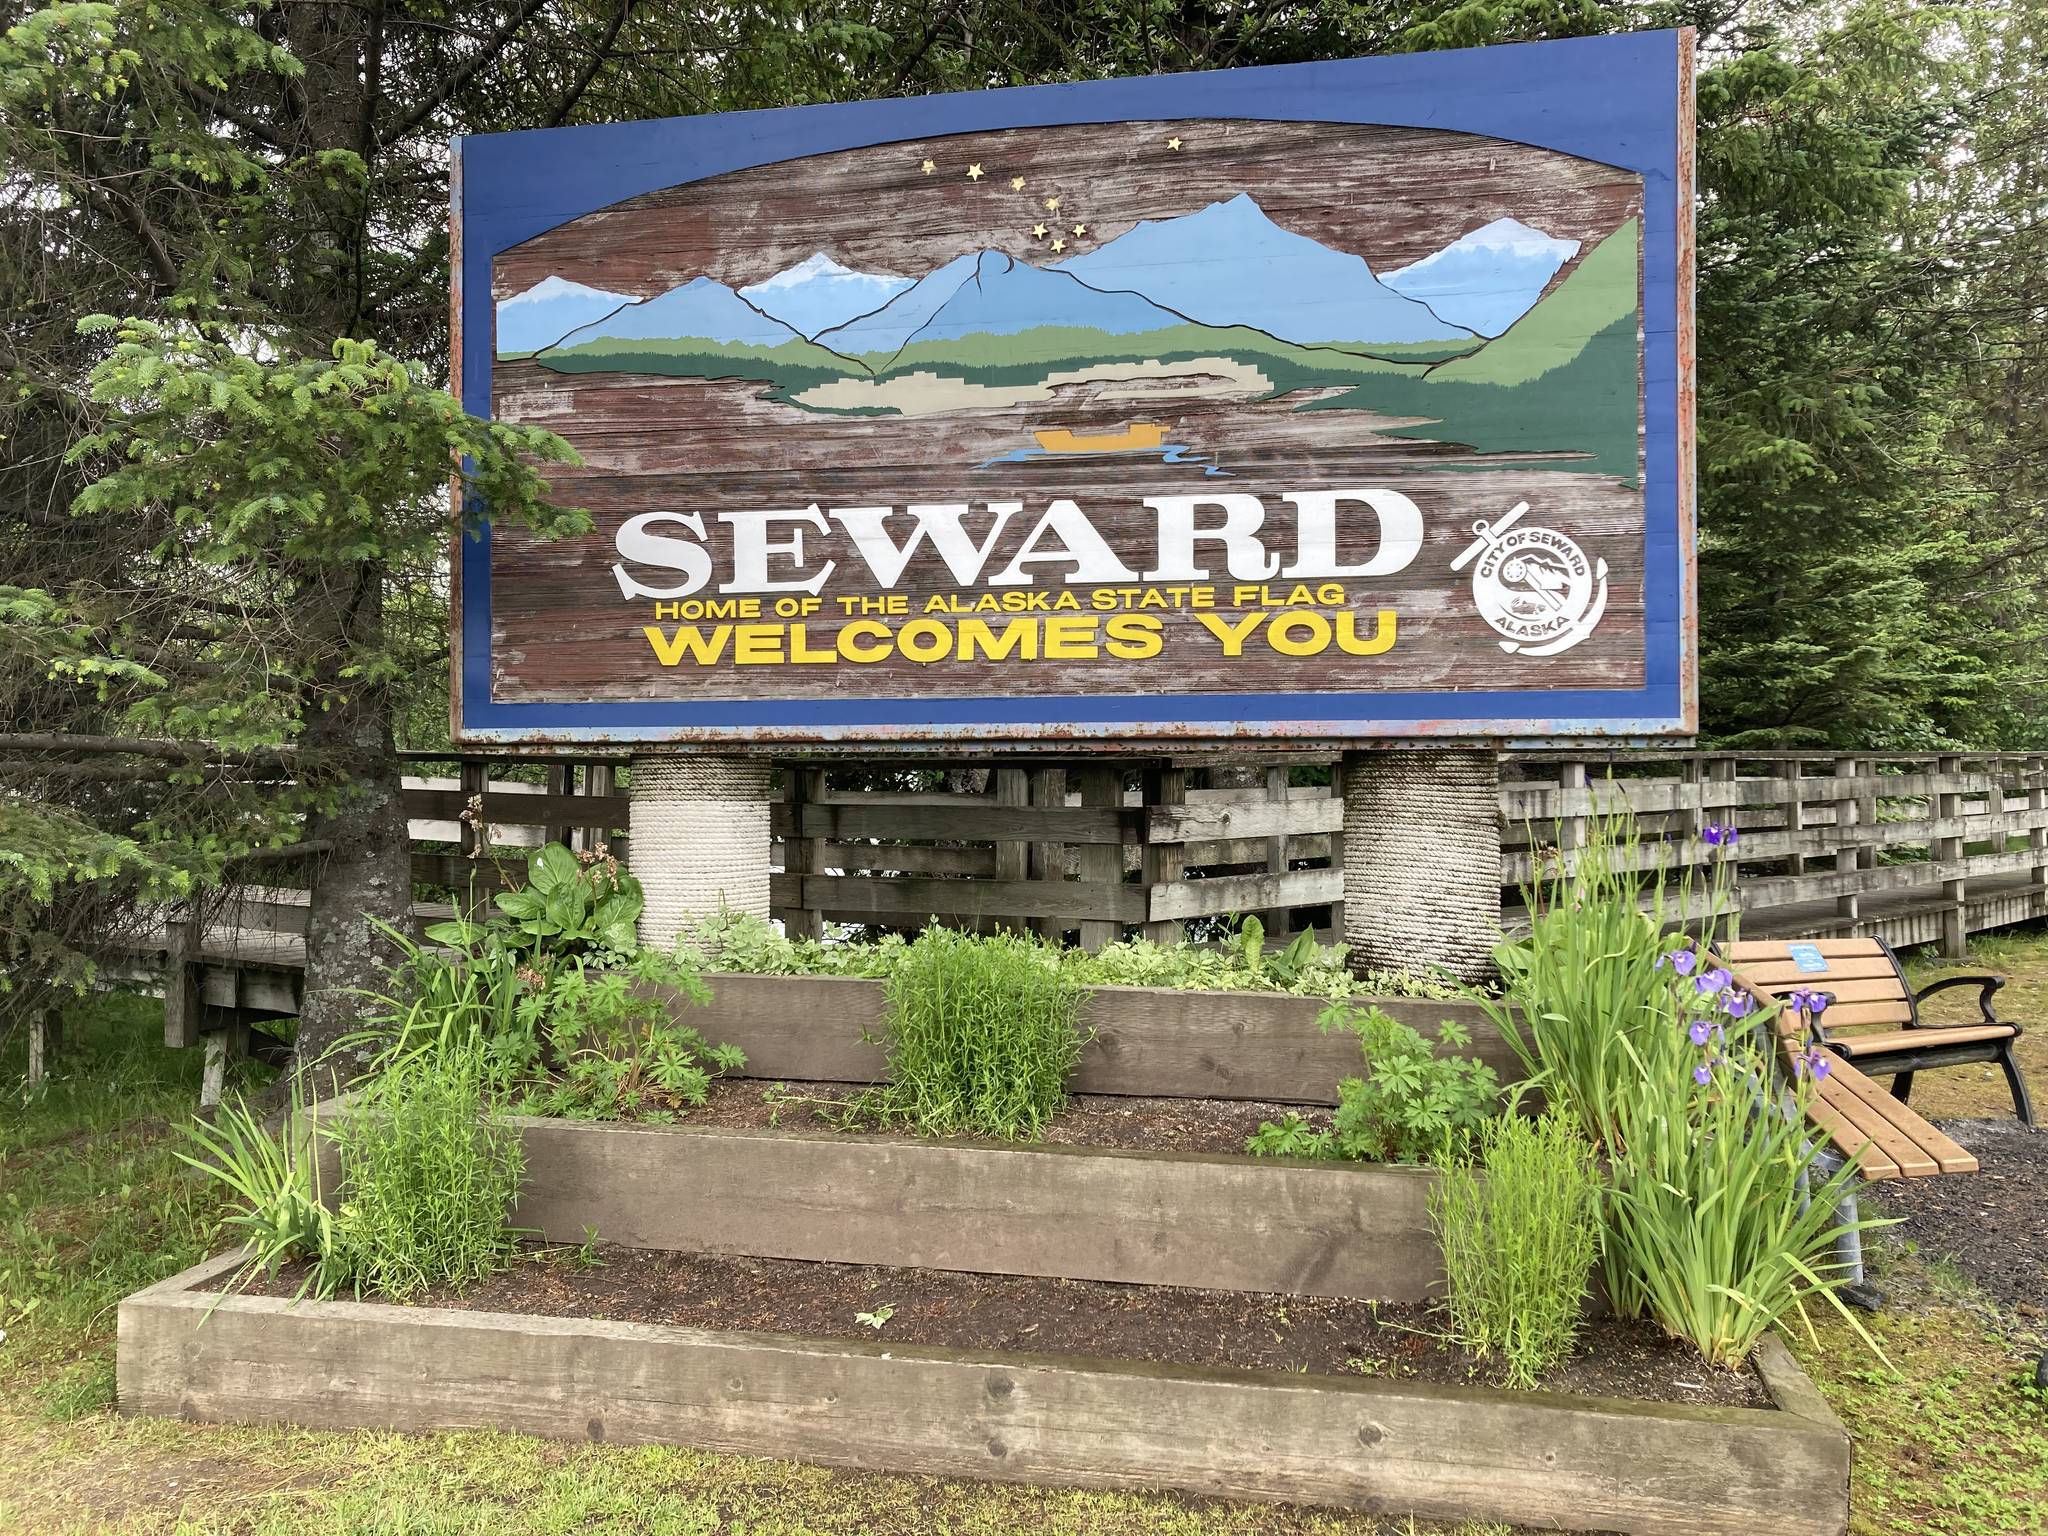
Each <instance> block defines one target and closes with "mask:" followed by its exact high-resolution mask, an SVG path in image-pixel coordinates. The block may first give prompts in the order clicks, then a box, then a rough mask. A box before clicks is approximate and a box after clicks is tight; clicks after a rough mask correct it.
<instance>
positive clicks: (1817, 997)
mask: <svg viewBox="0 0 2048 1536" xmlns="http://www.w3.org/2000/svg"><path fill="white" fill-rule="evenodd" d="M1827 1005H1828V995H1827V993H1825V992H1816V991H1814V990H1813V989H1812V988H1811V987H1794V988H1793V989H1792V991H1791V992H1790V993H1788V994H1787V995H1786V998H1785V1006H1786V1007H1788V1008H1791V1009H1793V1010H1794V1011H1795V1012H1798V1013H1803V1014H1806V1015H1807V1016H1808V1017H1809V1018H1810V1017H1812V1016H1813V1015H1815V1014H1818V1013H1820V1012H1821V1011H1823V1010H1824V1009H1825V1008H1826V1007H1827Z"/></svg>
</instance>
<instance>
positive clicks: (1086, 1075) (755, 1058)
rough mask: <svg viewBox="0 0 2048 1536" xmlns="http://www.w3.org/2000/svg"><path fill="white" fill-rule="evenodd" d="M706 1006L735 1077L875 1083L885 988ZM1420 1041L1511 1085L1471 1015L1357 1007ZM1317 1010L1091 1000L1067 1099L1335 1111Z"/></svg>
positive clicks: (789, 979) (1347, 1045) (1142, 995)
mask: <svg viewBox="0 0 2048 1536" xmlns="http://www.w3.org/2000/svg"><path fill="white" fill-rule="evenodd" d="M705 979H706V981H707V982H708V983H709V985H710V987H711V994H712V996H711V1001H710V1003H708V1004H706V1005H705V1006H703V1007H699V1008H690V1009H687V1010H685V1011H684V1012H682V1013H681V1014H680V1015H679V1017H681V1018H682V1019H683V1020H684V1021H685V1022H687V1023H688V1024H689V1025H690V1026H691V1027H692V1028H694V1029H697V1030H699V1031H701V1032H702V1033H703V1034H704V1035H705V1036H707V1037H708V1038H710V1039H713V1040H725V1041H729V1042H730V1043H732V1044H734V1045H737V1046H739V1047H740V1049H742V1050H743V1051H745V1052H746V1053H747V1064H746V1066H745V1068H744V1069H743V1074H744V1075H745V1076H747V1077H752V1078H760V1079H764V1080H767V1081H771V1082H774V1081H799V1082H800V1081H815V1082H842V1083H866V1082H874V1081H876V1080H877V1079H879V1078H880V1077H881V1076H882V1073H883V1071H884V1062H883V1054H882V1047H881V1046H880V1045H879V1044H876V1043H872V1042H874V1041H879V1040H880V1039H881V1038H882V1037H883V1001H884V1000H883V984H882V983H881V982H879V981H869V980H865V979H862V978H858V977H843V976H750V975H739V974H734V973H731V972H723V973H715V974H713V975H710V976H708V977H706V978H705ZM1356 1001H1357V1003H1358V1005H1360V1006H1364V1005H1367V1004H1371V1005H1375V1006H1378V1007H1380V1008H1383V1009H1385V1010H1386V1011H1387V1012H1388V1013H1390V1014H1392V1015H1393V1016H1394V1017H1395V1018H1397V1019H1400V1020H1402V1021H1403V1022H1404V1023H1408V1024H1412V1025H1413V1026H1415V1028H1417V1029H1419V1030H1421V1031H1422V1032H1423V1033H1424V1034H1426V1035H1433V1034H1435V1032H1436V1026H1437V1024H1438V1023H1439V1022H1440V1021H1441V1020H1444V1019H1456V1020H1457V1021H1458V1022H1459V1023H1461V1024H1463V1025H1464V1026H1465V1028H1466V1029H1467V1030H1469V1031H1470V1033H1471V1035H1472V1046H1471V1049H1470V1053H1469V1054H1471V1055H1473V1056H1476V1057H1478V1058H1479V1059H1480V1060H1482V1061H1485V1062H1487V1063H1488V1064H1489V1065H1490V1066H1492V1067H1493V1068H1494V1070H1495V1071H1497V1072H1499V1073H1500V1074H1501V1077H1502V1079H1503V1080H1507V1079H1510V1078H1513V1077H1517V1076H1519V1075H1520V1071H1521V1069H1520V1065H1519V1063H1518V1061H1517V1059H1516V1057H1515V1055H1514V1052H1513V1051H1512V1049H1510V1047H1509V1046H1508V1043H1507V1042H1506V1041H1505V1040H1503V1039H1502V1038H1501V1037H1500V1034H1499V1032H1498V1031H1497V1030H1496V1029H1495V1028H1494V1027H1493V1025H1492V1023H1491V1022H1490V1021H1489V1020H1488V1019H1487V1018H1486V1016H1485V1014H1484V1012H1482V1011H1481V1010H1480V1009H1479V1008H1478V1007H1476V1006H1475V1005H1473V1004H1471V1003H1451V1002H1433V1001H1430V1000H1427V999H1420V998H1405V997H1379V998H1360V999H1357V1000H1356ZM1323 1006H1324V1005H1323V1003H1322V1002H1321V1001H1320V1000H1318V999H1316V998H1309V997H1289V996H1287V995H1285V994H1283V993H1273V992H1180V991H1171V990H1167V989H1164V988H1156V987H1098V988H1096V989H1094V990H1093V991H1092V992H1090V993H1089V996H1088V1001H1087V1004H1086V1005H1085V1007H1084V1009H1083V1012H1082V1022H1083V1025H1084V1027H1085V1028H1086V1029H1087V1030H1088V1031H1090V1033H1091V1034H1092V1037H1093V1038H1091V1039H1090V1040H1089V1042H1088V1044H1087V1045H1086V1046H1085V1047H1084V1048H1083V1050H1082V1052H1081V1065H1080V1069H1079V1071H1078V1072H1077V1073H1076V1075H1075V1078H1074V1084H1073V1087H1074V1091H1075V1092H1076V1093H1104V1094H1123V1095H1130V1096H1134V1097H1149V1096H1159V1097H1183V1098H1223V1099H1256V1100H1278V1101H1280V1102H1283V1103H1296V1104H1334V1103H1336V1102H1337V1084H1338V1082H1339V1080H1340V1079H1342V1078H1345V1077H1354V1076H1356V1075H1357V1074H1358V1071H1359V1068H1360V1065H1361V1057H1360V1055H1359V1050H1358V1042H1357V1041H1356V1040H1355V1039H1354V1038H1352V1037H1351V1036H1350V1035H1348V1034H1344V1033H1342V1032H1339V1033H1336V1034H1330V1035H1326V1034H1324V1033H1323V1032H1322V1031H1321V1030H1319V1029H1318V1028H1317V1027H1316V1016H1317V1015H1318V1014H1319V1013H1320V1012H1321V1011H1322V1009H1323Z"/></svg>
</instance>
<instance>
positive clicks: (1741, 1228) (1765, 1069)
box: [1487, 817, 1883, 1366]
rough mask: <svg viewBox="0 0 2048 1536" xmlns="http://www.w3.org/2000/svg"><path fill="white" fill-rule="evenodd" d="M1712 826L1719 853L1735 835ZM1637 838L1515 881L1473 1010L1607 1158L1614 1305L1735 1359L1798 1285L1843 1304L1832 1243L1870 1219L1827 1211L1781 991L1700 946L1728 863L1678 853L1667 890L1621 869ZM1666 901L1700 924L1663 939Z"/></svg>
mask: <svg viewBox="0 0 2048 1536" xmlns="http://www.w3.org/2000/svg"><path fill="white" fill-rule="evenodd" d="M1707 831H1708V832H1709V833H1711V834H1712V835H1711V836H1707V837H1706V838H1705V840H1706V841H1707V842H1708V843H1709V844H1710V845H1712V846H1715V847H1718V848H1720V849H1722V850H1724V851H1725V850H1726V849H1727V848H1728V847H1729V845H1730V844H1731V843H1732V842H1733V840H1734V837H1735V833H1734V829H1733V828H1724V827H1715V828H1709V829H1707ZM1641 846H1642V845H1640V844H1638V842H1637V840H1636V837H1635V832H1634V827H1633V825H1632V824H1631V823H1630V821H1629V819H1628V818H1627V817H1616V818H1613V819H1609V820H1604V821H1601V822H1598V823H1596V824H1595V825H1594V826H1593V828H1592V829H1591V836H1590V838H1589V839H1588V841H1587V842H1586V843H1585V844H1584V846H1582V847H1581V848H1579V849H1576V850H1574V852H1575V855H1576V857H1575V859H1574V861H1573V865H1572V867H1571V868H1569V869H1566V868H1562V867H1554V868H1552V869H1551V870H1550V871H1548V872H1547V874H1546V876H1545V878H1543V879H1542V880H1540V881H1539V882H1538V883H1537V884H1536V885H1535V886H1534V887H1533V888H1532V889H1530V890H1529V891H1528V892H1527V893H1526V896H1527V902H1528V908H1529V912H1530V932H1529V935H1528V937H1527V938H1525V939H1519V940H1513V941H1510V942H1508V943H1505V944H1503V945H1502V946H1501V948H1500V949H1499V950H1498V951H1497V952H1496V959H1497V961H1498V963H1499V965H1500V969H1501V973H1502V976H1503V978H1504V979H1505V981H1506V992H1505V996H1504V997H1502V998H1501V999H1499V1000H1497V1001H1495V1002H1492V1003H1489V1004H1488V1005H1487V1006H1488V1010H1489V1012H1490V1013H1491V1015H1492V1016H1493V1018H1494V1020H1495V1022H1496V1023H1498V1024H1499V1025H1500V1026H1501V1028H1502V1030H1503V1032H1504V1033H1505V1034H1506V1036H1507V1038H1508V1040H1509V1041H1510V1042H1511V1044H1512V1045H1513V1046H1514V1048H1515V1050H1516V1052H1517V1053H1518V1054H1519V1055H1520V1056H1521V1058H1522V1061H1523V1064H1524V1066H1525V1067H1526V1068H1527V1070H1528V1072H1529V1075H1530V1077H1531V1079H1532V1080H1533V1081H1534V1082H1535V1083H1536V1084H1537V1085H1539V1086H1541V1087H1542V1089H1543V1090H1544V1092H1545V1093H1547V1094H1548V1095H1550V1097H1551V1098H1552V1099H1553V1100H1554V1101H1556V1102H1559V1103H1561V1104H1563V1105H1564V1106H1565V1107H1566V1108H1568V1109H1569V1110H1570V1111H1571V1112H1572V1113H1573V1114H1575V1115H1576V1116H1577V1117H1578V1119H1579V1121H1580V1123H1581V1124H1583V1125H1584V1126H1586V1127H1587V1128H1588V1131H1589V1133H1590V1134H1591V1135H1592V1136H1593V1138H1594V1140H1595V1141H1596V1142H1597V1143H1598V1144H1599V1145H1600V1146H1601V1148H1602V1149H1603V1150H1604V1152H1605V1153H1606V1155H1607V1158H1608V1163H1609V1180H1610V1187H1609V1192H1608V1197H1607V1230H1606V1240H1605V1243H1604V1250H1603V1261H1604V1265H1605V1269H1606V1276H1607V1286H1608V1293H1609V1296H1610V1297H1611V1299H1612V1300H1613V1303H1614V1306H1615V1308H1616V1310H1617V1311H1618V1312H1620V1313H1622V1314H1623V1315H1624V1316H1641V1315H1647V1316H1650V1317H1653V1318H1655V1319H1656V1320H1657V1322H1658V1323H1660V1324H1661V1325H1662V1326H1663V1327H1664V1328H1666V1329H1667V1330H1668V1331H1670V1332H1671V1333H1673V1334H1675V1335H1677V1336H1679V1337H1682V1338H1685V1339H1688V1340H1690V1341H1691V1342H1692V1343H1694V1344H1695V1345H1697V1346H1698V1348H1699V1349H1700V1351H1701V1353H1702V1354H1704V1355H1705V1356H1706V1358H1707V1359H1708V1360H1709V1361H1711V1362H1713V1363H1715V1364H1719V1365H1728V1366H1733V1365H1737V1364H1739V1363H1740V1362H1741V1361H1742V1360H1743V1359H1745V1358H1746V1357H1747V1356H1748V1354H1749V1352H1750V1350H1751V1349H1752V1348H1754V1346H1755V1344H1756V1341H1757V1339H1758V1338H1760V1337H1761V1336H1762V1335H1763V1333H1765V1332H1766V1331H1767V1330H1769V1329H1770V1328H1772V1327H1774V1326H1784V1325H1785V1324H1787V1323H1788V1322H1789V1319H1790V1318H1791V1317H1792V1315H1793V1314H1795V1313H1797V1314H1798V1315H1799V1316H1800V1317H1801V1318H1802V1319H1804V1317H1805V1311H1804V1302H1805V1299H1806V1298H1807V1297H1808V1296H1810V1295H1818V1296H1821V1297H1823V1298H1825V1299H1826V1300H1827V1301H1828V1302H1829V1303H1830V1304H1832V1305H1833V1306H1834V1307H1835V1308H1836V1309H1837V1310H1838V1311H1841V1312H1842V1315H1843V1316H1844V1317H1848V1316H1849V1314H1848V1313H1847V1311H1846V1310H1845V1309H1843V1308H1842V1306H1841V1302H1840V1299H1839V1298H1838V1297H1837V1296H1836V1295H1835V1292H1836V1290H1838V1289H1839V1287H1840V1286H1841V1285H1842V1284H1844V1283H1845V1282H1846V1280H1847V1278H1848V1277H1847V1276H1846V1275H1845V1274H1843V1273H1841V1271H1840V1270H1839V1268H1838V1267H1837V1266H1836V1264H1835V1263H1834V1261H1833V1257H1832V1250H1833V1248H1834V1245H1835V1242H1836V1240H1837V1239H1838V1238H1839V1237H1841V1236H1843V1235H1845V1234H1846V1233H1848V1232H1850V1231H1857V1230H1863V1229H1866V1228H1869V1227H1872V1226H1877V1225H1882V1224H1883V1223H1879V1222H1873V1221H1859V1222H1855V1223H1853V1224H1846V1225H1845V1224H1844V1223H1842V1222H1841V1221H1840V1220H1839V1219H1838V1217H1837V1210H1838V1208H1839V1207H1840V1205H1841V1203H1842V1201H1843V1199H1844V1197H1845V1196H1846V1195H1847V1194H1848V1193H1849V1192H1850V1190H1851V1189H1852V1188H1853V1185H1854V1181H1855V1179H1856V1178H1857V1175H1856V1173H1855V1171H1854V1169H1853V1166H1850V1167H1844V1168H1839V1169H1835V1170H1834V1171H1833V1172H1831V1173H1830V1172H1828V1171H1826V1168H1825V1167H1824V1165H1823V1163H1822V1159H1823V1157H1824V1155H1825V1151H1826V1145H1825V1140H1824V1138H1822V1137H1821V1136H1820V1135H1819V1134H1818V1133H1817V1132H1816V1131H1815V1130H1813V1129H1812V1127H1811V1126H1810V1125H1809V1124H1808V1121H1807V1117H1806V1111H1807V1107H1808V1105H1809V1103H1810V1100H1811V1096H1812V1094H1813V1092H1814V1091H1815V1086H1816V1084H1817V1083H1818V1082H1819V1081H1820V1080H1821V1079H1822V1078H1823V1077H1824V1076H1825V1075H1826V1072H1827V1070H1828V1064H1827V1058H1826V1056H1825V1053H1823V1052H1819V1051H1817V1050H1815V1049H1813V1048H1812V1047H1810V1046H1809V1047H1806V1048H1805V1049H1804V1050H1802V1051H1800V1052H1797V1053H1786V1054H1784V1055H1781V1053H1780V1051H1779V1047H1778V1036H1777V1020H1778V1017H1779V1013H1780V1007H1781V1005H1780V1004H1778V1003H1777V1002H1775V1001H1772V1000H1769V999H1764V998H1761V997H1759V996H1758V995H1757V994H1755V993H1753V992H1751V991H1749V990H1748V989H1746V988H1744V987H1743V986H1741V985H1740V984H1739V983H1737V982H1736V981H1735V979H1734V978H1733V977H1732V976H1730V974H1729V973H1728V972H1727V971H1726V970H1725V969H1723V968H1722V967H1721V966H1719V965H1718V964H1717V963H1716V962H1715V961H1714V960H1713V959H1712V942H1713V936H1714V934H1715V930H1716V927H1717V921H1718V915H1719V914H1720V913H1721V912H1722V911H1724V910H1726V909H1727V908H1728V907H1729V906H1730V905H1731V903H1729V901H1728V900H1727V886H1726V881H1725V878H1724V877H1723V871H1724V869H1725V865H1717V866H1716V868H1715V870H1714V872H1713V874H1712V875H1710V876H1709V877H1708V878H1707V879H1706V880H1705V881H1704V882H1702V881H1701V880H1700V878H1699V877H1698V876H1697V875H1695V874H1694V873H1693V872H1692V871H1691V869H1690V867H1688V870H1687V873H1686V874H1685V875H1684V876H1683V877H1681V879H1680V881H1679V882H1678V883H1677V889H1676V891H1675V892H1674V891H1673V890H1672V889H1671V885H1672V882H1671V881H1670V880H1669V879H1668V876H1667V873H1666V871H1665V869H1664V868H1663V867H1662V866H1661V863H1659V864H1656V865H1653V866H1652V867H1651V868H1649V869H1648V870H1646V871H1645V872H1644V873H1643V874H1642V875H1640V876H1638V875H1636V874H1633V873H1631V872H1630V871H1629V870H1627V869H1626V868H1625V867H1624V866H1625V865H1626V864H1627V863H1629V862H1632V861H1634V860H1635V857H1636V850H1638V848H1640V847H1641ZM1652 846H1654V845H1652ZM1681 915H1689V916H1690V917H1691V920H1692V921H1691V926H1692V927H1693V928H1694V929H1695V930H1696V931H1697V933H1698V935H1699V937H1698V938H1697V939H1688V938H1679V937H1674V930H1675V928H1676V927H1677V925H1678V924H1677V918H1678V917H1679V916H1681ZM1803 1001H1804V1002H1805V1003H1806V1004H1807V1005H1808V1011H1809V1013H1810V1012H1811V1011H1812V1009H1811V1004H1812V1003H1813V1002H1814V1001H1815V999H1813V998H1811V997H1809V998H1806V999H1803ZM1788 1067H1789V1070H1788ZM1849 1320H1850V1322H1851V1324H1852V1326H1857V1331H1858V1333H1859V1334H1861V1333H1863V1330H1862V1329H1861V1327H1860V1326H1859V1325H1856V1324H1855V1320H1854V1318H1850V1319H1849ZM1863 1336H1864V1338H1865V1340H1866V1342H1868V1341H1869V1336H1868V1335H1867V1334H1864V1335H1863ZM1871 1347H1872V1349H1873V1350H1875V1349H1876V1345H1875V1344H1874V1343H1872V1344H1871Z"/></svg>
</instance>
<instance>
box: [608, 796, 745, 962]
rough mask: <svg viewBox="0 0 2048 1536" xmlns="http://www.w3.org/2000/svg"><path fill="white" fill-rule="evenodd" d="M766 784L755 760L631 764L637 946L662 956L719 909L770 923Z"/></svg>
mask: <svg viewBox="0 0 2048 1536" xmlns="http://www.w3.org/2000/svg"><path fill="white" fill-rule="evenodd" d="M770 782H771V778H770V769H769V765H768V763H767V761H766V760H765V759H761V758H749V757H696V756H690V757H681V756H662V757H636V758H634V759H633V787H632V797H633V798H632V805H633V811H632V830H633V873H634V875H635V876H636V877H637V878H638V879H639V881H640V885H641V888H642V889H643V890H644V891H645V892H646V896H647V904H646V906H644V907H643V908H641V911H640V942H641V943H642V944H649V945H653V946H656V947H658V948H661V949H667V948H669V947H671V946H672V945H673V944H674V943H675V941H676V937H677V935H678V934H684V933H688V932H689V931H690V929H691V927H692V926H693V925H694V924H695V923H696V922H697V921H698V919H700V918H702V917H705V916H707V915H709V914H711V913H714V912H717V911H718V910H719V909H720V908H724V909H726V910H728V911H732V912H751V913H753V914H754V915H755V916H757V917H762V918H765V917H767V916H768V861H769V835H770V834H769V826H768V811H769V786H770Z"/></svg>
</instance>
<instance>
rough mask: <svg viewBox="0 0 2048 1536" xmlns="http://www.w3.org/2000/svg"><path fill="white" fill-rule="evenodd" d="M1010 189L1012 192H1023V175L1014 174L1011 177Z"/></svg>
mask: <svg viewBox="0 0 2048 1536" xmlns="http://www.w3.org/2000/svg"><path fill="white" fill-rule="evenodd" d="M1010 190H1011V191H1012V192H1022V191H1023V190H1024V178H1023V177H1022V176H1012V177H1011V178H1010Z"/></svg>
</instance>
